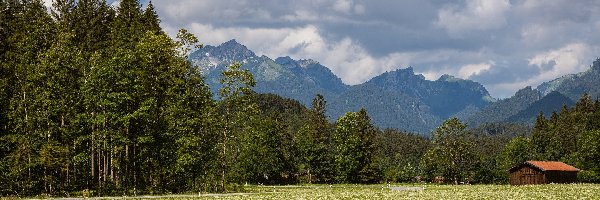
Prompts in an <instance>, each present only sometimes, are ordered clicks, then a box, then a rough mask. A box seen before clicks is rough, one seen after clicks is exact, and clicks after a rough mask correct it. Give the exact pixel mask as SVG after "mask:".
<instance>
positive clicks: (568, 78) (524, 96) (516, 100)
mask: <svg viewBox="0 0 600 200" xmlns="http://www.w3.org/2000/svg"><path fill="white" fill-rule="evenodd" d="M599 86H600V59H597V60H596V61H594V62H593V65H592V66H591V67H590V69H588V70H586V71H584V72H581V73H578V74H569V75H565V76H563V77H560V78H557V79H554V80H552V81H549V82H545V83H542V84H540V85H539V86H538V87H537V88H536V89H532V88H531V87H526V88H524V89H521V90H519V91H518V92H517V93H516V94H515V95H514V96H512V97H510V98H507V99H504V100H500V101H498V102H495V103H492V104H491V105H490V106H489V107H487V108H485V109H483V110H482V111H480V112H476V113H475V114H472V115H471V116H470V117H467V118H466V119H467V120H466V121H467V122H468V123H469V125H471V126H477V125H480V124H483V123H490V122H519V123H532V122H533V121H534V119H535V117H536V116H537V114H539V112H540V111H541V112H544V114H545V115H549V114H550V113H552V112H553V111H559V110H560V109H561V108H562V107H563V105H566V106H573V105H574V104H575V103H574V102H577V101H578V100H579V98H580V97H581V96H582V95H583V94H584V93H588V94H590V96H591V97H592V98H598V97H600V87H599Z"/></svg>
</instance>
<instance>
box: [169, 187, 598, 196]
mask: <svg viewBox="0 0 600 200" xmlns="http://www.w3.org/2000/svg"><path fill="white" fill-rule="evenodd" d="M244 190H245V193H238V194H233V195H225V196H223V195H218V196H214V195H206V196H204V195H203V196H200V197H193V196H180V197H172V198H174V199H214V198H218V199H600V184H549V185H526V186H510V185H399V186H388V185H334V186H329V185H309V186H246V187H244Z"/></svg>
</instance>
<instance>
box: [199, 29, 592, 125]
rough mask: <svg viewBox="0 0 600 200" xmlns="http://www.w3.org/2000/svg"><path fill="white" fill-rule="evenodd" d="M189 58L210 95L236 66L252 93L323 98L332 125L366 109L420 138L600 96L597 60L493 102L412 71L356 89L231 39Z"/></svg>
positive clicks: (325, 72)
mask: <svg viewBox="0 0 600 200" xmlns="http://www.w3.org/2000/svg"><path fill="white" fill-rule="evenodd" d="M190 61H191V62H192V63H193V64H194V65H196V66H198V67H199V68H200V70H201V71H202V73H203V75H204V76H205V81H206V83H207V84H208V85H209V86H210V88H211V90H212V92H213V94H215V95H216V94H218V89H219V88H220V83H219V79H220V76H221V72H222V71H224V70H225V69H226V67H227V66H229V65H231V64H232V63H234V62H240V63H242V64H243V66H242V67H243V68H244V69H248V70H249V71H250V72H252V74H254V78H255V79H256V81H257V85H256V87H255V88H254V90H255V91H257V92H259V93H273V94H277V95H280V96H283V97H286V98H291V99H295V100H298V101H299V102H301V103H302V104H304V105H306V106H310V103H311V101H312V99H313V98H314V97H315V95H316V94H322V95H323V96H324V97H325V99H326V101H327V102H328V107H327V115H328V116H329V117H330V120H332V121H333V120H336V119H337V118H338V117H340V116H341V115H343V114H344V113H346V112H349V111H357V110H359V109H361V108H365V109H367V111H368V112H369V114H370V115H371V117H372V120H373V122H374V123H375V125H377V126H378V127H380V128H396V129H400V130H406V131H412V132H418V133H421V134H428V133H429V132H430V131H431V130H433V129H434V128H435V127H436V126H438V125H439V124H440V123H441V122H442V121H443V120H445V119H447V118H449V117H459V118H461V119H462V120H463V121H465V122H467V124H468V125H469V126H470V127H474V126H478V125H482V124H485V123H495V122H518V123H532V122H533V119H534V118H535V116H537V114H538V113H539V112H540V111H542V112H544V113H545V114H546V115H549V114H550V113H551V112H553V111H559V110H560V109H561V108H562V106H563V105H566V106H571V105H574V102H576V101H578V100H579V97H581V95H583V94H584V93H588V94H590V95H591V96H592V97H593V98H598V97H599V96H600V87H599V85H600V59H597V60H596V61H594V62H593V65H592V66H591V67H590V69H589V70H587V71H585V72H581V73H578V74H571V75H566V76H563V77H560V78H557V79H555V80H552V81H549V82H546V83H543V84H541V85H539V86H538V87H537V88H535V89H533V88H532V87H525V88H523V89H521V90H519V91H517V92H516V93H515V95H513V96H512V97H510V98H507V99H502V100H499V101H496V100H495V99H494V98H492V97H491V96H490V95H489V92H488V91H487V90H486V89H485V87H484V86H483V85H481V84H480V83H477V82H474V81H471V80H463V79H460V78H456V77H453V76H450V75H443V76H441V77H440V78H439V79H437V80H435V81H430V80H426V79H425V77H424V76H423V75H420V74H415V73H414V71H413V68H412V67H408V68H405V69H398V70H394V71H390V72H385V73H383V74H381V75H379V76H376V77H373V78H372V79H370V80H369V81H367V82H365V83H362V84H359V85H352V86H350V85H345V84H344V83H343V82H342V80H341V79H340V78H339V77H337V76H336V75H335V74H333V73H332V72H331V70H329V68H327V67H325V66H323V65H321V64H320V63H319V62H317V61H314V60H310V59H302V60H294V59H292V58H290V57H287V56H286V57H279V58H276V59H275V60H273V59H271V58H269V57H267V56H257V55H256V54H255V53H254V52H252V51H251V50H249V49H248V48H247V47H246V46H244V45H242V44H240V43H238V42H237V41H235V40H230V41H228V42H225V43H223V44H221V45H219V46H210V45H207V46H205V47H204V48H202V49H199V50H197V51H195V52H193V53H192V54H190Z"/></svg>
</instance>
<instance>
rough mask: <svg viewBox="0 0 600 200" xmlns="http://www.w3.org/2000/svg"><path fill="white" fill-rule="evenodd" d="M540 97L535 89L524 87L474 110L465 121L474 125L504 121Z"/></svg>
mask: <svg viewBox="0 0 600 200" xmlns="http://www.w3.org/2000/svg"><path fill="white" fill-rule="evenodd" d="M541 97H542V96H541V94H540V93H539V92H538V91H537V90H534V89H532V88H531V87H525V88H523V89H521V90H519V91H517V93H515V95H514V96H512V97H510V98H507V99H502V100H499V101H497V102H494V103H492V104H490V105H489V106H488V107H486V108H484V109H482V110H481V111H479V112H476V113H475V114H473V115H471V116H470V117H469V118H467V119H466V122H467V124H469V126H472V127H475V126H478V125H481V124H483V123H490V122H502V121H506V120H507V119H508V118H510V117H511V116H513V115H516V114H517V113H519V111H521V110H524V109H526V108H527V107H529V106H530V105H531V104H533V103H534V102H536V101H538V100H540V99H541Z"/></svg>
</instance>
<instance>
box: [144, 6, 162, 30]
mask: <svg viewBox="0 0 600 200" xmlns="http://www.w3.org/2000/svg"><path fill="white" fill-rule="evenodd" d="M143 15H144V16H143V22H144V27H146V30H147V31H151V32H153V33H162V29H161V28H160V20H159V19H158V14H156V11H155V10H154V5H153V4H152V1H149V2H148V6H147V7H146V10H144V14H143Z"/></svg>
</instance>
